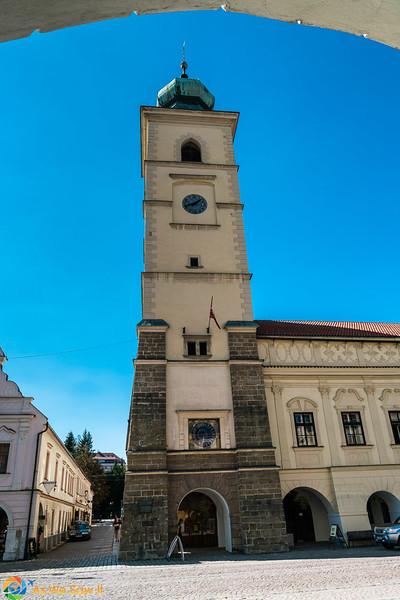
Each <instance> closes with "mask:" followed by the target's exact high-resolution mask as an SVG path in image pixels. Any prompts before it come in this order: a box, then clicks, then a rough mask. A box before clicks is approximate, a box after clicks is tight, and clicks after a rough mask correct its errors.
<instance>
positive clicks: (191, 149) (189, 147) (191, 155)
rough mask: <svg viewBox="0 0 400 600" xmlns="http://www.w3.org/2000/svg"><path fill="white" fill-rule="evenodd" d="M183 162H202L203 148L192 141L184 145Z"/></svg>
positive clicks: (182, 149) (182, 150) (182, 151)
mask: <svg viewBox="0 0 400 600" xmlns="http://www.w3.org/2000/svg"><path fill="white" fill-rule="evenodd" d="M181 159H182V162H201V148H200V146H199V145H198V144H196V142H193V141H190V142H186V143H185V144H182V148H181Z"/></svg>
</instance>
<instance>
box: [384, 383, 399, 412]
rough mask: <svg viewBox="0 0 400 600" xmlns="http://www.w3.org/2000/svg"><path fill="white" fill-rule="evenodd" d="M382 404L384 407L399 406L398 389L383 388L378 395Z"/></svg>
mask: <svg viewBox="0 0 400 600" xmlns="http://www.w3.org/2000/svg"><path fill="white" fill-rule="evenodd" d="M379 400H380V401H381V402H382V406H384V407H385V408H400V389H399V388H392V389H389V388H387V389H385V390H383V392H382V394H381V395H380V396H379Z"/></svg>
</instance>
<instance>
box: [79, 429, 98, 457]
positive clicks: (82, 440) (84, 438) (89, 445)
mask: <svg viewBox="0 0 400 600" xmlns="http://www.w3.org/2000/svg"><path fill="white" fill-rule="evenodd" d="M76 453H77V454H78V455H79V454H81V453H87V454H94V448H93V437H92V434H91V433H90V431H88V430H87V429H85V430H84V432H83V433H82V435H78V440H77V443H76Z"/></svg>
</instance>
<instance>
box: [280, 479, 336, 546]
mask: <svg viewBox="0 0 400 600" xmlns="http://www.w3.org/2000/svg"><path fill="white" fill-rule="evenodd" d="M295 483H299V482H293V484H294V485H293V486H291V487H290V489H289V490H287V491H286V490H285V493H284V495H283V497H282V502H284V500H285V498H287V496H288V495H289V494H291V493H292V492H298V493H299V494H301V493H302V492H303V493H304V494H305V498H306V500H308V502H309V504H310V508H311V512H312V517H313V523H314V530H315V534H316V537H318V535H317V531H316V520H315V516H316V515H315V512H314V509H313V506H312V502H310V499H311V501H312V500H315V499H316V500H317V501H318V502H319V503H320V505H322V507H323V509H324V510H325V513H326V517H327V530H326V537H327V540H326V541H328V539H329V533H328V528H329V526H330V525H338V526H339V528H340V530H341V531H342V533H345V532H344V531H343V524H342V520H341V517H340V514H339V512H338V510H337V505H336V501H334V502H331V501H330V500H329V499H328V498H327V497H326V496H325V495H324V494H323V493H322V492H320V491H319V490H318V489H316V488H313V487H311V486H307V485H295ZM316 541H318V540H316ZM320 541H323V540H320Z"/></svg>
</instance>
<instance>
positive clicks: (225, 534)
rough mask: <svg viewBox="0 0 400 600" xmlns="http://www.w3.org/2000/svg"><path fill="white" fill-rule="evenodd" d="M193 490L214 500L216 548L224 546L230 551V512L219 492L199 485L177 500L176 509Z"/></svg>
mask: <svg viewBox="0 0 400 600" xmlns="http://www.w3.org/2000/svg"><path fill="white" fill-rule="evenodd" d="M193 492H198V493H200V494H204V495H205V496H208V498H210V499H211V500H212V501H213V502H214V504H215V507H216V509H217V536H218V548H225V550H226V551H227V552H232V527H231V513H230V510H229V505H228V503H227V501H226V500H225V498H224V497H223V495H222V494H221V493H220V492H217V491H216V490H213V489H212V488H207V487H199V488H194V489H192V490H189V491H188V492H186V493H185V494H184V495H183V496H182V497H181V499H180V500H179V502H178V504H177V507H176V511H177V512H178V510H179V507H180V505H181V504H182V502H183V500H184V499H185V498H186V497H187V496H189V495H190V494H192V493H193Z"/></svg>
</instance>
